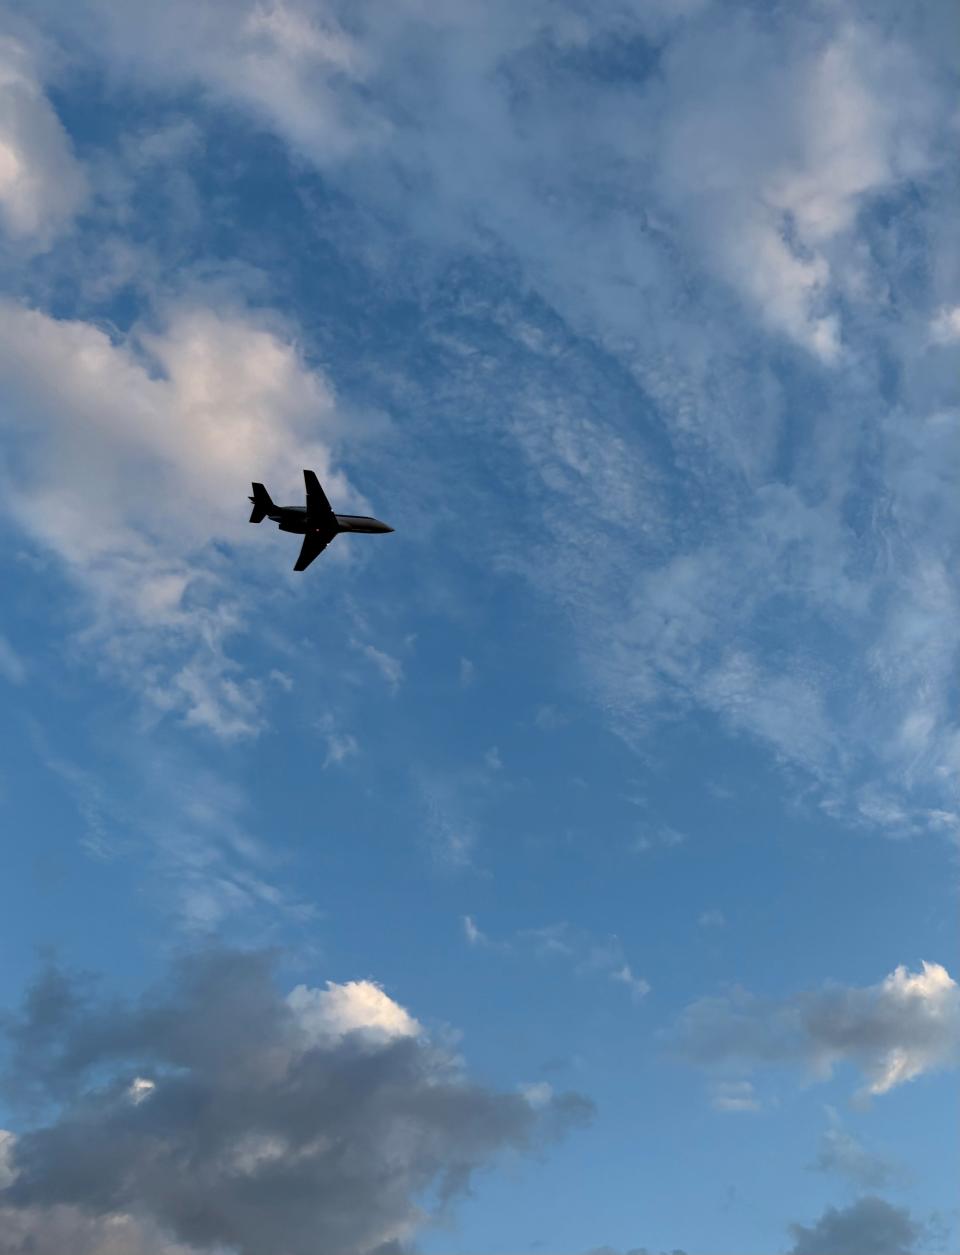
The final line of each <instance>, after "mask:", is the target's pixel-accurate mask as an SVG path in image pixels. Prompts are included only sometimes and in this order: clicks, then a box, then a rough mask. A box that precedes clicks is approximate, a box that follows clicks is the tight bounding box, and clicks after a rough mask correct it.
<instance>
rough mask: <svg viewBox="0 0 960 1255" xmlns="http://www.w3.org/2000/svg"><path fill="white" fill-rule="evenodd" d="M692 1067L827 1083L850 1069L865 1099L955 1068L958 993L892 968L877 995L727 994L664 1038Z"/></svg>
mask: <svg viewBox="0 0 960 1255" xmlns="http://www.w3.org/2000/svg"><path fill="white" fill-rule="evenodd" d="M672 1044H673V1046H674V1048H675V1049H676V1051H677V1053H678V1054H679V1055H680V1056H681V1057H684V1058H686V1059H688V1060H690V1061H691V1062H693V1063H699V1064H703V1065H728V1066H729V1065H734V1066H746V1067H751V1066H755V1065H758V1064H784V1063H788V1064H799V1065H800V1066H802V1067H806V1068H807V1069H809V1070H810V1071H812V1072H813V1073H814V1074H815V1075H820V1076H824V1077H826V1076H829V1075H830V1073H831V1071H832V1070H833V1068H834V1066H835V1065H836V1064H839V1063H843V1062H850V1063H853V1064H855V1065H856V1066H857V1067H859V1068H860V1069H861V1071H862V1072H863V1073H864V1076H865V1078H866V1082H867V1084H866V1087H865V1088H866V1091H867V1092H868V1093H870V1094H883V1093H886V1092H887V1091H888V1090H890V1089H893V1088H894V1087H895V1086H897V1085H901V1084H903V1083H904V1082H906V1081H910V1080H913V1079H914V1078H916V1077H918V1076H920V1075H922V1074H923V1073H925V1072H931V1071H935V1070H937V1069H940V1068H946V1067H953V1066H956V1064H957V1058H958V1052H960V989H958V986H957V984H956V982H955V981H954V980H953V979H952V978H951V976H950V975H949V973H948V972H947V970H946V969H945V968H944V967H941V966H940V964H937V963H924V964H923V965H922V969H921V971H919V972H909V971H908V970H907V969H906V968H905V967H898V968H897V969H896V970H895V971H893V972H891V973H890V975H889V976H887V977H886V978H885V979H884V980H882V981H881V982H880V983H879V984H877V985H869V986H866V987H850V986H843V985H827V986H825V987H824V988H822V989H817V990H809V991H804V992H801V993H798V994H796V995H794V996H793V997H792V998H788V999H784V1000H782V1001H780V1002H771V1001H764V1000H762V999H759V998H754V997H753V996H751V995H750V994H748V993H746V992H745V991H743V990H734V991H733V992H732V993H730V994H726V995H724V996H722V997H717V998H701V999H700V1000H699V1001H697V1002H694V1003H693V1004H691V1005H690V1006H689V1007H687V1008H686V1010H685V1011H684V1012H683V1014H682V1015H681V1017H680V1021H679V1023H678V1025H677V1026H676V1029H675V1031H674V1033H673V1035H672Z"/></svg>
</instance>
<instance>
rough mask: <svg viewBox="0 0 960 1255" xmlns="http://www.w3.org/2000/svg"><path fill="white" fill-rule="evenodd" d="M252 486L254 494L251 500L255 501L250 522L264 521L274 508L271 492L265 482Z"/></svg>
mask: <svg viewBox="0 0 960 1255" xmlns="http://www.w3.org/2000/svg"><path fill="white" fill-rule="evenodd" d="M252 488H253V496H252V497H251V498H250V500H251V501H252V502H253V511H252V513H251V515H250V522H251V523H262V522H263V520H264V519H265V518H266V517H267V515H268V514H269V513H270V511H271V510H272V509H273V502H272V501H271V500H270V494H269V493H268V492H267V490H266V488H264V486H263V484H253V485H252Z"/></svg>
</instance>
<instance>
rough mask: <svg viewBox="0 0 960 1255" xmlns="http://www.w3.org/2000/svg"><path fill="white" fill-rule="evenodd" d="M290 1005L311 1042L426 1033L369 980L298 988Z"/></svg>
mask: <svg viewBox="0 0 960 1255" xmlns="http://www.w3.org/2000/svg"><path fill="white" fill-rule="evenodd" d="M287 1002H288V1003H289V1004H290V1006H291V1008H292V1009H293V1010H294V1012H295V1013H296V1015H297V1019H298V1021H299V1023H300V1025H301V1027H302V1028H303V1030H304V1032H305V1033H306V1034H307V1036H308V1038H309V1039H310V1040H311V1041H317V1042H323V1043H325V1044H330V1043H332V1042H335V1041H337V1040H338V1039H339V1038H341V1037H344V1036H345V1035H346V1034H347V1033H359V1034H360V1035H361V1036H362V1037H364V1038H365V1039H368V1040H369V1041H370V1042H372V1043H383V1042H385V1041H390V1040H392V1039H393V1038H397V1037H418V1036H420V1034H421V1033H422V1032H423V1029H422V1028H421V1027H420V1025H419V1024H418V1023H417V1021H416V1020H415V1019H414V1018H413V1016H412V1015H410V1014H409V1013H408V1012H407V1011H405V1010H404V1008H403V1007H401V1006H400V1004H399V1003H397V1002H394V1001H393V999H392V998H390V997H389V995H387V994H385V993H384V992H383V990H382V989H381V988H380V986H379V985H376V984H374V982H373V981H369V980H353V981H348V982H347V983H346V984H344V985H338V984H336V983H335V982H333V981H327V987H326V989H310V988H308V987H307V986H306V985H297V986H296V988H295V989H293V990H291V992H290V993H289V995H288V996H287Z"/></svg>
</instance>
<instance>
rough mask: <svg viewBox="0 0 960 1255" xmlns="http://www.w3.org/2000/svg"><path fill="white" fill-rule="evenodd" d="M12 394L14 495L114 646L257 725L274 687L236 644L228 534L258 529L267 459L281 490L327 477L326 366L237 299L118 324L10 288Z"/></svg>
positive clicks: (189, 705)
mask: <svg viewBox="0 0 960 1255" xmlns="http://www.w3.org/2000/svg"><path fill="white" fill-rule="evenodd" d="M0 393H2V397H3V407H2V417H0V423H2V424H3V427H4V429H5V432H6V448H5V457H4V461H3V465H2V475H3V481H4V494H3V496H4V508H5V509H6V511H7V512H8V514H9V515H10V516H12V519H13V520H14V521H15V522H16V524H17V525H18V526H19V527H20V528H21V529H22V530H23V531H24V532H25V533H26V534H27V535H28V536H29V537H30V538H31V539H32V540H33V541H34V543H35V544H36V545H37V546H38V547H39V548H40V549H41V550H44V551H47V552H50V553H52V554H54V555H55V556H56V558H57V559H58V560H59V561H60V562H61V563H62V565H63V569H64V570H65V572H66V574H67V575H68V576H69V577H70V578H71V579H72V580H74V581H75V583H76V584H77V586H78V587H79V588H80V589H81V590H82V592H83V593H84V594H85V595H86V598H87V605H88V608H89V614H90V622H89V628H88V631H87V639H88V640H89V641H95V642H96V643H97V645H98V649H99V656H100V657H101V658H102V659H104V660H105V662H106V665H108V666H109V667H111V668H113V669H114V670H115V671H116V672H118V673H119V674H121V675H124V676H129V677H130V678H131V679H132V680H133V681H135V683H136V687H137V691H138V693H140V694H141V695H143V696H145V697H146V699H147V700H148V701H149V702H150V703H151V704H152V705H153V706H154V707H155V708H156V709H159V710H161V711H171V712H174V713H176V714H178V715H180V716H181V717H183V718H184V719H185V720H186V721H187V722H188V723H192V724H195V725H197V726H200V727H204V728H206V729H208V730H210V731H211V732H213V733H215V734H216V735H218V736H221V737H224V738H232V737H238V736H243V735H247V734H249V733H251V732H253V731H255V730H256V728H257V727H258V725H259V718H260V717H259V705H260V696H261V694H260V686H259V684H258V683H257V682H255V681H253V680H252V679H250V678H249V677H247V676H245V675H244V674H243V673H242V671H241V670H240V669H239V668H238V667H237V665H236V664H235V663H234V661H233V660H232V659H231V657H230V655H229V650H228V647H227V642H228V640H229V637H230V636H231V634H232V633H234V632H236V631H237V630H239V629H240V627H241V622H242V618H243V608H242V604H241V602H240V601H239V600H238V599H237V596H236V595H234V594H233V593H232V592H231V591H230V590H229V589H228V588H227V587H226V582H225V580H224V578H223V575H224V572H223V569H222V568H223V564H222V561H220V562H218V559H217V555H216V551H215V549H214V545H215V543H216V542H218V541H221V542H222V541H224V540H225V541H227V542H228V543H229V544H230V545H232V546H234V547H236V548H237V549H240V548H241V547H242V546H243V545H245V544H249V542H250V537H249V536H248V532H250V531H251V530H252V529H249V528H245V526H244V524H245V518H244V514H243V506H244V502H245V498H246V496H247V494H248V493H249V483H248V481H249V479H250V478H251V473H252V472H251V467H253V468H256V471H257V474H258V478H261V479H263V480H265V481H272V482H273V484H274V486H275V490H277V491H279V492H283V491H291V492H293V491H297V489H296V488H295V485H296V484H297V476H298V474H299V470H300V468H301V467H302V466H304V465H307V466H309V465H311V464H312V465H314V466H315V467H316V468H317V470H318V472H319V473H320V474H321V475H328V468H329V453H328V444H327V443H325V442H324V434H325V432H326V434H327V436H328V438H329V433H330V429H331V424H332V423H333V420H334V399H333V396H332V393H331V391H330V388H329V386H328V385H327V383H326V381H325V380H324V379H323V377H322V376H320V375H318V374H317V373H316V372H314V371H311V370H310V369H308V368H307V367H306V366H305V364H304V363H303V362H302V360H301V358H300V356H299V354H298V352H297V349H296V347H295V345H294V344H293V343H291V341H290V340H289V339H288V338H286V337H285V336H284V335H283V334H282V333H281V332H279V331H277V330H276V329H274V328H272V327H270V326H269V325H265V323H264V321H263V320H262V319H258V318H257V317H254V316H253V315H251V314H249V313H247V312H245V311H243V310H239V309H237V310H233V311H231V312H220V313H216V312H214V311H213V310H211V309H209V308H205V307H203V306H202V305H181V306H178V307H174V308H171V309H170V310H169V311H168V315H167V317H166V319H165V321H164V322H163V324H162V325H161V326H160V327H158V328H148V327H147V326H141V327H139V328H138V329H136V330H135V331H134V332H132V333H131V334H130V335H129V336H127V337H126V338H125V339H113V338H111V337H110V336H109V335H108V334H107V333H106V332H105V331H104V330H102V329H101V328H99V327H97V326H94V325H93V324H92V323H88V322H82V321H65V320H58V319H55V318H51V317H49V316H48V315H46V314H44V313H42V312H40V311H39V310H34V309H28V308H25V307H23V306H21V305H18V304H15V303H14V302H12V301H5V302H2V303H0ZM334 485H335V489H336V488H339V489H341V490H342V487H343V483H342V480H340V479H338V478H337V477H334Z"/></svg>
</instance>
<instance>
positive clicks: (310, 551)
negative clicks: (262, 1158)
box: [293, 472, 331, 571]
mask: <svg viewBox="0 0 960 1255" xmlns="http://www.w3.org/2000/svg"><path fill="white" fill-rule="evenodd" d="M308 474H309V472H308ZM330 539H331V538H330V537H329V536H325V535H324V534H323V532H317V531H309V532H307V534H306V536H304V538H303V545H302V547H301V549H300V557H299V558H297V564H296V566H295V567H294V568H293V569H294V570H295V571H305V570H306V569H307V567H308V566H309V565H310V563H311V562H312V561H313V560H314V558H319V556H320V555H321V554H322V553H323V551H324V549H326V547H327V545H329V544H330Z"/></svg>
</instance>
